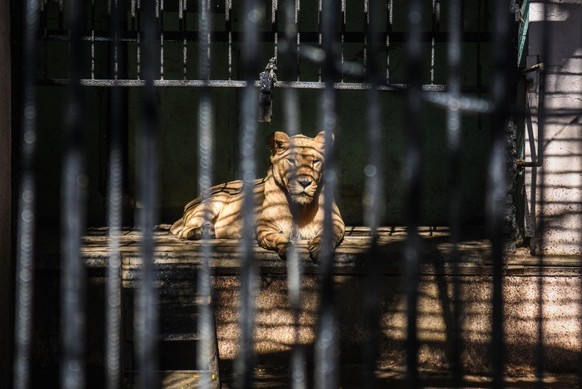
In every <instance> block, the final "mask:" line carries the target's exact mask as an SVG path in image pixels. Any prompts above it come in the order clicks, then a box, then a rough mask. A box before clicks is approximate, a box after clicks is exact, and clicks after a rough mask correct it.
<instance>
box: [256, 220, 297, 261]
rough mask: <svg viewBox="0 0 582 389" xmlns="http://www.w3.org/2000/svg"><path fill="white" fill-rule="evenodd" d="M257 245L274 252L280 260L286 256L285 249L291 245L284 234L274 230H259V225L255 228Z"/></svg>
mask: <svg viewBox="0 0 582 389" xmlns="http://www.w3.org/2000/svg"><path fill="white" fill-rule="evenodd" d="M257 243H258V244H259V246H261V247H262V248H264V249H267V250H273V251H275V252H276V253H277V254H279V256H280V257H281V258H285V257H286V256H287V249H288V248H289V245H290V244H291V242H290V241H289V238H288V237H287V236H286V235H285V234H283V233H281V232H277V231H275V230H271V229H267V228H261V227H260V225H259V226H257Z"/></svg>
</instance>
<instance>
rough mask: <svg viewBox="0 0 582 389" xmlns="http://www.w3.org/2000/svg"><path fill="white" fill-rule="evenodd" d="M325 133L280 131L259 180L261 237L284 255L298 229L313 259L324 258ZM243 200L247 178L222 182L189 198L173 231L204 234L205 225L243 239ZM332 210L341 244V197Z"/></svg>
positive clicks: (211, 230) (189, 235) (197, 236)
mask: <svg viewBox="0 0 582 389" xmlns="http://www.w3.org/2000/svg"><path fill="white" fill-rule="evenodd" d="M324 136H325V135H324V132H320V133H319V134H318V135H317V136H316V137H315V138H309V137H307V136H304V135H295V136H293V137H289V136H288V135H287V134H285V133H284V132H275V133H274V134H272V135H271V136H270V137H269V138H268V139H267V144H268V145H269V147H270V148H271V166H270V167H269V171H268V173H267V177H265V178H262V179H258V180H255V186H254V193H255V199H254V200H255V211H256V219H257V227H256V237H257V242H258V244H259V246H261V247H263V248H265V249H268V250H274V251H276V252H277V253H278V254H279V256H280V257H282V258H284V257H285V255H286V252H287V248H288V246H289V243H290V242H291V240H292V238H293V237H292V235H293V234H294V233H295V234H296V236H295V238H297V239H306V240H308V249H309V255H310V256H311V258H313V259H317V258H318V257H319V244H320V242H321V238H322V233H323V213H324V211H323V194H322V188H323V181H322V176H323V166H324V152H323V151H324ZM204 198H206V201H204V202H203V199H204ZM242 199H243V193H242V181H231V182H227V183H225V184H221V185H216V186H214V187H212V188H210V189H209V194H207V195H206V196H203V195H200V196H198V197H197V198H196V199H194V200H192V201H191V202H189V203H188V204H187V205H186V207H185V208H184V215H183V216H182V218H181V219H180V220H178V221H176V222H175V223H174V224H173V225H172V228H171V229H170V231H171V232H172V233H173V234H175V235H177V236H178V237H180V238H182V239H200V238H201V237H202V234H203V230H204V229H208V233H209V236H211V237H216V238H240V237H241V234H242V225H243V222H242V211H241V208H242ZM204 203H206V204H207V205H206V207H208V211H209V213H210V218H209V219H210V223H206V224H205V223H204V209H205V205H204ZM292 209H293V212H294V213H295V216H293V212H292ZM332 212H333V214H332V218H333V219H332V221H333V223H332V224H333V247H334V248H335V247H337V245H338V244H339V243H340V242H341V240H342V239H343V236H344V230H345V226H344V222H343V220H342V218H341V215H340V212H339V209H338V207H337V205H336V204H335V202H333V204H332Z"/></svg>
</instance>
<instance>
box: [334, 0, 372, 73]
mask: <svg viewBox="0 0 582 389" xmlns="http://www.w3.org/2000/svg"><path fill="white" fill-rule="evenodd" d="M365 4H366V5H365V7H367V4H368V3H367V0H366V2H365ZM364 12H366V11H364ZM346 23H347V9H346V0H341V26H340V31H341V41H340V45H341V46H340V62H341V64H342V68H343V65H344V62H345V58H344V48H345V47H344V44H345V34H346ZM366 27H367V24H366ZM364 50H365V44H364ZM340 81H341V82H343V81H344V73H343V71H342V73H341V78H340Z"/></svg>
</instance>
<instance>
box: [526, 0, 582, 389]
mask: <svg viewBox="0 0 582 389" xmlns="http://www.w3.org/2000/svg"><path fill="white" fill-rule="evenodd" d="M548 12H549V10H548V3H547V2H544V5H543V21H542V28H541V33H540V36H541V40H542V41H541V53H540V56H541V60H542V63H544V64H546V65H549V61H550V58H549V56H550V54H549V53H550V51H549V49H550V47H549V45H550V42H552V40H553V35H554V34H553V29H552V27H551V26H552V24H551V23H548V21H547V17H548ZM545 91H546V77H545V71H543V70H542V71H540V73H539V89H538V93H539V95H540V96H539V100H538V106H537V109H538V163H537V165H538V166H539V167H540V185H539V193H540V195H539V199H538V201H539V210H538V211H535V210H534V212H539V213H538V214H539V215H540V217H539V218H538V219H537V220H539V222H538V226H537V228H538V231H536V238H538V237H539V238H538V242H537V244H538V250H539V252H538V268H539V274H538V323H537V338H538V339H537V350H536V354H537V355H536V359H537V361H536V376H537V379H538V382H537V386H538V387H540V388H543V387H544V378H545V356H544V340H545V327H544V273H545V272H544V257H545V245H546V243H545V234H546V218H545V206H546V184H547V183H546V178H547V176H546V169H545V165H544V164H543V158H544V148H545V145H544V139H543V138H544V133H545V131H544V128H545V125H546V114H547V111H546V104H545V101H546V95H545ZM533 169H535V170H534V171H535V172H536V173H537V169H538V167H537V166H536V167H534V168H533ZM532 179H534V180H535V179H537V174H534V175H533V177H532ZM534 188H535V185H534ZM533 197H534V198H535V193H534V194H533ZM534 203H535V201H534ZM534 215H535V213H534ZM580 361H582V357H580ZM579 374H580V377H579V380H580V381H581V382H582V368H580V370H579Z"/></svg>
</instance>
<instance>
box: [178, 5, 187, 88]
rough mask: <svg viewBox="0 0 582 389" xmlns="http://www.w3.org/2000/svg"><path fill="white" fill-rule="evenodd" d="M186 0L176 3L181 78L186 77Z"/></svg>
mask: <svg viewBox="0 0 582 389" xmlns="http://www.w3.org/2000/svg"><path fill="white" fill-rule="evenodd" d="M187 4H188V0H180V1H179V3H178V20H179V24H180V31H182V78H183V79H184V80H187V79H188V66H187V64H188V39H187V37H186V31H187V28H188V24H187V19H186V16H187V15H188V13H187Z"/></svg>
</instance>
